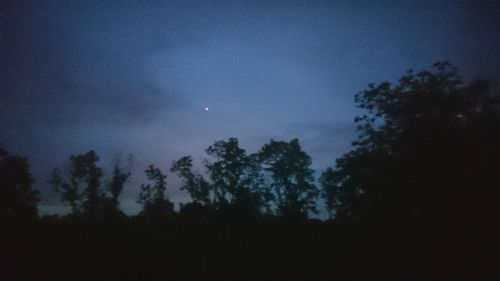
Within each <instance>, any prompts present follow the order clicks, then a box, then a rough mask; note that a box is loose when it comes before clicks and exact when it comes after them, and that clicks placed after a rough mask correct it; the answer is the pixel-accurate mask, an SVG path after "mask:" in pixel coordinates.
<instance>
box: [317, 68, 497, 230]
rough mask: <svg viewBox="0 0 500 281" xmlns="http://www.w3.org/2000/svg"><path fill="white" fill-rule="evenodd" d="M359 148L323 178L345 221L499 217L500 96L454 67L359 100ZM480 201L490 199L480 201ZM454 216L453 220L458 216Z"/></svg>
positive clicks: (372, 90) (373, 88)
mask: <svg viewBox="0 0 500 281" xmlns="http://www.w3.org/2000/svg"><path fill="white" fill-rule="evenodd" d="M356 103H357V105H358V107H359V108H361V109H364V110H365V114H363V115H361V116H358V117H356V119H355V122H356V123H357V125H358V132H359V137H358V139H357V140H356V141H355V142H354V143H353V149H352V150H351V151H350V152H349V153H347V154H345V155H344V156H342V157H341V158H339V159H337V166H336V168H335V169H330V170H327V171H326V172H325V173H324V174H323V179H324V180H323V186H324V188H325V194H326V195H325V196H326V197H327V198H328V200H329V202H330V204H328V208H329V209H330V210H333V211H335V212H336V213H337V215H338V216H344V217H345V216H353V217H365V218H367V217H374V216H376V217H378V218H379V219H380V220H383V219H387V220H393V221H406V222H409V221H414V220H432V221H443V220H452V219H465V218H466V217H468V215H470V214H472V213H475V214H476V215H477V214H479V213H484V212H486V213H491V212H493V209H494V208H496V207H494V206H495V204H496V203H494V202H493V201H489V200H488V199H486V198H495V197H496V198H497V197H498V192H499V189H498V185H499V183H500V174H499V173H498V171H499V168H500V162H499V161H500V96H499V92H498V88H496V87H495V84H494V83H493V82H491V81H476V82H473V83H470V84H465V83H464V82H463V81H462V80H461V78H460V76H459V75H458V72H457V69H456V68H455V67H453V66H451V65H450V64H449V63H447V62H442V63H436V64H434V69H433V71H422V72H419V73H414V72H413V71H411V70H410V71H408V73H407V74H406V75H404V76H403V77H401V79H399V83H397V84H395V85H393V84H391V83H389V82H383V83H380V84H378V85H374V84H370V85H369V87H368V89H366V90H365V91H363V92H361V93H359V94H358V95H356ZM479 198H482V199H481V200H482V201H481V200H479ZM451 217H453V218H451Z"/></svg>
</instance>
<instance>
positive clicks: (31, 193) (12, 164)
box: [0, 148, 39, 221]
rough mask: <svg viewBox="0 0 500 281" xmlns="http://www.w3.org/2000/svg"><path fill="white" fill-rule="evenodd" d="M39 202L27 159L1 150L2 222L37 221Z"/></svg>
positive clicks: (0, 215)
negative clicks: (4, 220)
mask: <svg viewBox="0 0 500 281" xmlns="http://www.w3.org/2000/svg"><path fill="white" fill-rule="evenodd" d="M38 200H39V197H38V192H37V191H35V190H34V189H33V179H32V178H31V175H30V172H29V166H28V161H27V160H26V158H23V157H20V156H15V155H9V153H8V152H7V151H5V150H3V149H2V148H0V220H3V219H6V220H14V221H31V220H33V219H35V218H36V217H37V214H38V213H37V208H36V204H37V202H38Z"/></svg>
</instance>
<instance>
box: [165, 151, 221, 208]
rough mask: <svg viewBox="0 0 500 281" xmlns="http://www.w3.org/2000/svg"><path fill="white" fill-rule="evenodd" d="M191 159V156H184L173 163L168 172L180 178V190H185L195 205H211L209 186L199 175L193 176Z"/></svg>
mask: <svg viewBox="0 0 500 281" xmlns="http://www.w3.org/2000/svg"><path fill="white" fill-rule="evenodd" d="M192 168H193V159H192V158H191V156H184V157H182V158H180V159H179V160H177V161H174V163H173V164H172V167H171V168H170V171H171V172H173V173H176V174H177V176H179V177H180V178H182V180H183V184H182V186H181V190H185V191H186V192H187V193H189V195H190V196H191V199H192V200H193V202H194V203H196V204H201V205H211V203H212V201H211V200H210V185H209V183H208V182H207V181H206V180H205V179H204V178H203V176H201V175H195V174H194V172H193V171H192Z"/></svg>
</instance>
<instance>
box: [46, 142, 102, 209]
mask: <svg viewBox="0 0 500 281" xmlns="http://www.w3.org/2000/svg"><path fill="white" fill-rule="evenodd" d="M98 161H99V156H98V155H97V154H96V153H95V151H93V150H91V151H89V152H87V153H84V154H79V155H73V156H71V157H70V171H69V174H68V175H67V176H66V177H63V176H62V175H61V173H60V172H59V170H57V169H55V170H54V171H53V172H52V174H51V176H50V179H49V181H48V182H49V183H50V184H51V185H53V186H54V187H55V189H56V191H58V192H59V193H60V194H61V199H62V201H64V202H67V203H68V204H69V205H70V206H71V209H72V212H73V214H80V213H84V214H86V215H89V216H91V217H94V216H97V215H100V214H102V213H103V212H105V210H104V209H105V208H104V206H105V201H106V194H105V191H104V190H103V189H102V186H101V178H102V176H103V173H102V169H101V168H100V167H98V166H97V162H98Z"/></svg>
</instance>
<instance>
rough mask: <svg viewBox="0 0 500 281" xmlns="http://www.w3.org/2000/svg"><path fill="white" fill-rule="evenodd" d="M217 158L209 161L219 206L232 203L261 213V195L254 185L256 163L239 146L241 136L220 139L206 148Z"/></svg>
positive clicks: (207, 166)
mask: <svg viewBox="0 0 500 281" xmlns="http://www.w3.org/2000/svg"><path fill="white" fill-rule="evenodd" d="M206 153H207V154H208V155H209V156H211V158H212V159H213V160H212V161H210V160H205V167H206V168H207V171H208V173H209V175H210V179H211V180H212V190H213V193H214V197H215V200H216V203H217V205H218V206H219V207H221V206H227V205H232V206H234V207H236V208H239V209H240V210H241V211H243V210H245V211H244V212H250V213H252V212H254V213H255V212H258V210H259V208H260V205H259V196H258V193H257V192H256V190H255V189H254V186H253V185H252V183H253V181H252V178H251V177H252V176H256V175H257V174H255V173H252V171H253V169H255V164H256V163H255V162H254V161H252V158H251V157H249V156H247V154H246V152H245V150H244V149H242V148H240V147H239V143H238V139H237V138H229V139H228V140H227V141H222V140H220V141H216V142H215V143H214V144H213V145H211V146H209V147H208V148H207V149H206Z"/></svg>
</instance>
